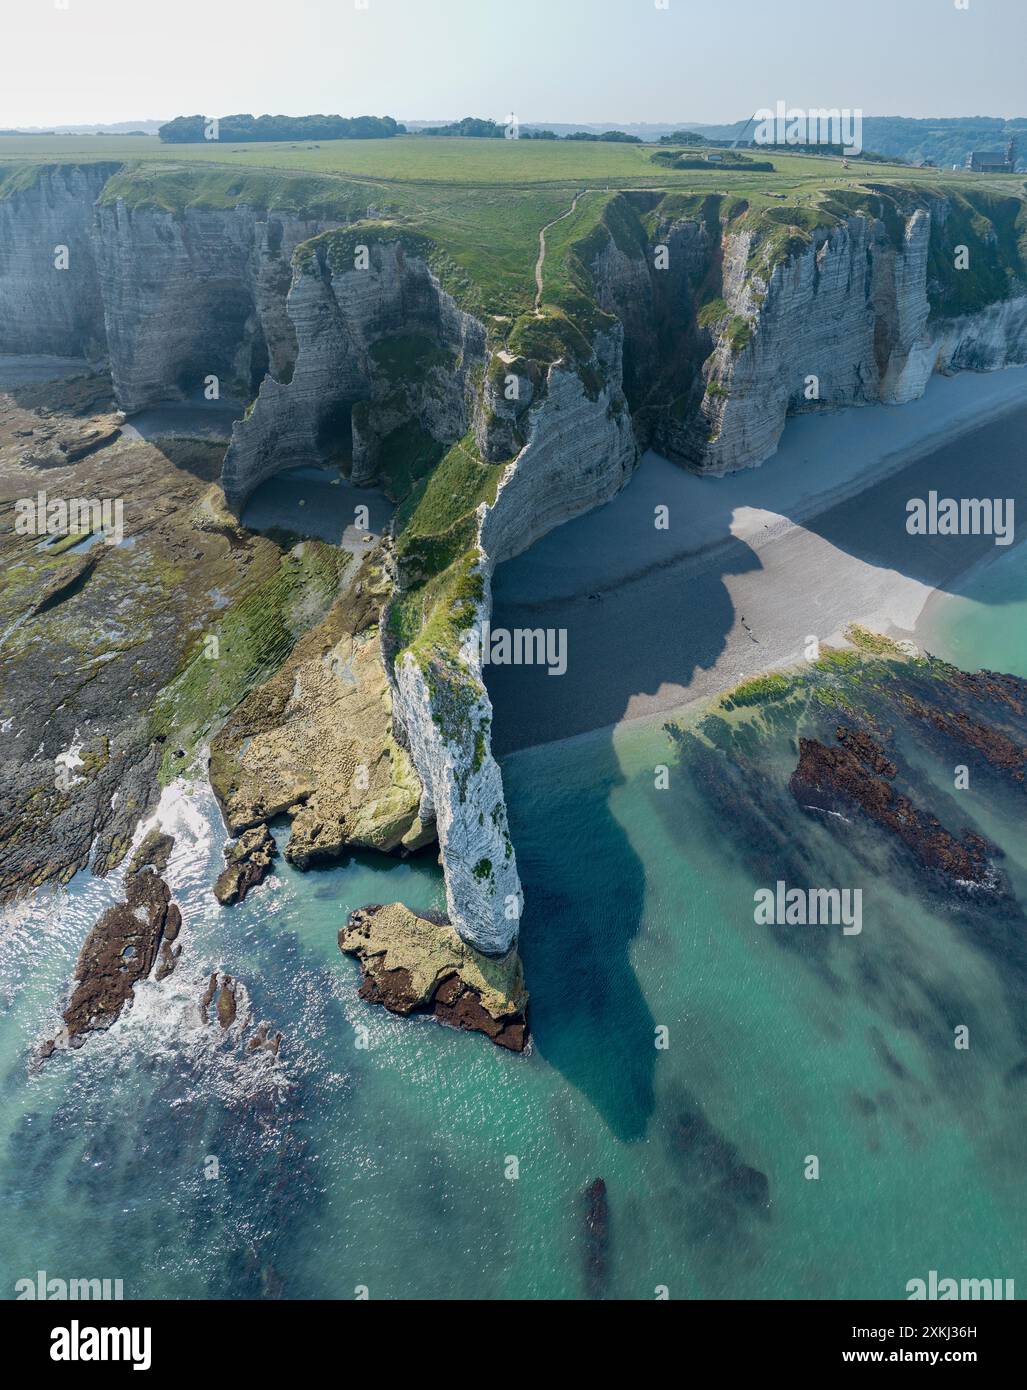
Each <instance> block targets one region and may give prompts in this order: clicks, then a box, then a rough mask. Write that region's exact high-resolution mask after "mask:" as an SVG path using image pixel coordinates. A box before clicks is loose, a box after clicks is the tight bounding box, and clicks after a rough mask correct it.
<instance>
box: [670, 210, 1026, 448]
mask: <svg viewBox="0 0 1027 1390" xmlns="http://www.w3.org/2000/svg"><path fill="white" fill-rule="evenodd" d="M943 215H944V205H943V204H942V205H941V206H940V207H939V208H937V209H936V210H935V211H934V212H933V213H932V211H929V210H927V209H923V208H918V209H917V210H916V211H915V212H913V213H912V214H911V215H910V216H909V217H908V219H907V220H906V222H905V225H904V229H903V232H902V236H901V240H900V241H899V243H898V244H897V245H896V244H895V241H894V240H893V238H892V237H891V236H889V234H888V231H887V229H886V227H885V225H884V223H883V222H881V221H880V220H878V219H876V218H874V217H871V216H869V215H867V214H860V215H857V216H852V217H848V218H846V219H845V220H844V221H843V222H842V223H841V225H838V226H834V227H831V228H827V227H824V228H820V229H817V230H816V231H815V232H814V234H813V236H812V239H811V242H810V244H809V246H808V247H806V248H805V249H804V250H802V251H801V252H799V253H797V254H794V255H791V256H789V257H787V258H785V259H783V260H781V261H780V262H778V263H777V264H776V265H774V267H773V269H772V270H771V271H770V272H769V274H763V273H761V272H760V270H759V268H758V262H757V265H756V266H754V265H753V261H752V257H751V249H752V248H751V241H750V236H749V235H748V234H744V233H743V234H739V235H732V234H727V235H725V237H724V248H723V261H724V299H725V302H726V304H727V306H728V310H729V314H730V317H729V318H727V317H726V318H725V321H724V323H723V324H722V325H721V326H720V328H719V329H718V331H717V334H716V336H715V340H714V348H713V352H712V354H711V356H710V358H709V359H708V360H707V362H706V364H705V366H704V370H703V376H704V381H705V387H706V389H705V394H704V396H703V399H702V403H701V407H700V411H699V415H698V418H697V419H696V420H694V421H689V422H688V423H687V426H686V427H684V428H683V429H682V431H681V432H680V434H679V437H678V441H677V442H678V451H679V452H680V454H681V455H682V457H684V458H685V459H686V460H687V461H689V462H691V463H694V464H696V465H698V466H699V467H701V468H702V469H703V470H704V471H709V472H713V473H726V472H732V471H734V470H735V469H739V468H745V467H751V466H752V465H754V464H758V463H762V462H763V461H764V460H765V459H767V458H769V457H770V456H771V455H772V454H773V453H774V452H775V450H776V449H777V445H778V441H779V439H780V437H781V433H782V431H783V429H784V424H785V419H786V417H787V416H788V415H789V414H790V413H793V412H797V411H804V410H810V409H824V408H837V407H842V406H851V405H865V404H870V403H873V402H885V403H888V404H902V403H904V402H906V401H911V400H914V399H916V398H917V397H919V396H921V395H922V394H923V392H924V390H925V388H926V386H927V382H928V380H929V379H930V377H931V375H932V374H933V373H934V372H936V371H955V370H962V369H971V370H992V369H994V368H998V367H1004V366H1008V365H1012V364H1020V363H1024V362H1027V298H1025V297H1024V296H1023V295H1019V296H1017V295H1014V296H1012V297H1010V298H1008V299H1005V300H1002V301H999V302H996V303H992V304H988V305H986V306H983V307H982V308H981V309H979V310H978V311H975V312H973V313H969V314H963V315H959V316H957V317H946V316H945V315H944V314H938V315H932V312H931V304H930V301H929V297H928V290H929V285H930V252H931V234H932V216H934V217H941V216H943ZM740 327H741V331H739V330H740Z"/></svg>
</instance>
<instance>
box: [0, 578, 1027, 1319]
mask: <svg viewBox="0 0 1027 1390" xmlns="http://www.w3.org/2000/svg"><path fill="white" fill-rule="evenodd" d="M1009 558H1010V559H1012V557H1009ZM1021 580H1022V575H1021V573H1020V571H1019V570H1018V568H1017V567H1016V566H1015V565H1006V564H1005V561H1001V562H999V563H997V564H996V565H995V566H992V567H990V568H989V569H988V570H986V571H981V572H980V573H979V574H978V576H976V577H975V579H974V580H973V581H972V583H971V584H970V586H969V592H968V595H967V596H966V597H961V598H957V599H953V600H951V601H950V603H949V604H947V605H946V606H945V607H944V608H939V610H938V611H937V612H936V613H935V614H934V615H933V616H932V615H930V614H928V615H925V622H926V621H927V620H928V619H929V620H930V623H931V624H932V625H934V626H933V627H932V631H935V632H936V634H938V640H939V641H940V640H942V637H943V640H944V642H946V643H948V644H950V648H951V650H950V651H945V652H942V654H944V655H950V654H952V653H953V652H955V651H956V650H957V648H958V652H959V656H960V659H961V661H962V664H964V665H970V666H974V665H979V664H985V665H989V666H992V667H994V668H997V669H1019V670H1021V672H1022V673H1023V674H1027V672H1024V671H1023V657H1024V646H1023V642H1024V624H1023V622H1022V617H1023V598H1024V596H1023V593H1022V587H1021ZM975 585H979V586H984V589H986V592H985V591H984V589H975ZM1017 595H1019V596H1017ZM1007 598H1008V599H1009V602H1004V601H1003V600H1004V599H1007ZM985 619H987V620H986V621H985ZM744 753H745V755H744V756H741V757H739V758H738V759H737V760H725V759H723V758H720V759H719V760H718V758H714V757H706V758H698V759H693V758H689V757H688V756H684V757H682V756H681V755H680V751H679V749H678V748H677V746H676V745H675V744H674V743H673V742H672V741H671V739H670V738H669V737H668V735H667V733H666V732H665V731H664V729H663V727H662V726H661V725H660V724H656V725H653V726H646V725H633V726H630V727H628V728H626V729H623V730H621V731H620V732H619V733H618V734H617V735H616V736H613V735H611V734H610V733H609V732H606V733H600V734H595V735H589V736H586V737H583V738H581V739H577V740H573V741H570V742H567V743H563V744H559V745H552V746H547V747H542V748H536V749H532V750H528V751H526V752H523V753H519V754H516V755H514V756H512V757H510V758H509V759H508V760H507V761H506V763H505V765H504V777H505V782H506V786H507V791H508V799H509V803H510V814H511V825H512V831H513V834H514V838H515V843H516V845H517V850H518V856H519V862H520V867H521V872H522V876H523V879H524V883H525V890H526V896H527V902H528V905H529V906H528V910H527V912H526V915H525V919H524V923H523V935H522V950H523V955H524V960H525V967H526V971H527V978H528V984H529V987H530V989H531V991H532V1006H531V1007H532V1013H531V1021H532V1028H533V1038H534V1041H533V1045H532V1049H531V1051H530V1052H529V1053H528V1054H526V1055H525V1056H523V1057H515V1056H511V1055H510V1054H508V1053H505V1052H501V1051H500V1050H498V1049H495V1048H493V1047H491V1046H489V1045H488V1044H487V1043H486V1042H485V1041H484V1040H483V1039H481V1038H480V1037H476V1036H471V1035H466V1034H458V1033H455V1032H452V1031H449V1030H445V1029H442V1028H440V1027H438V1026H437V1025H435V1024H434V1023H433V1022H431V1021H430V1020H405V1021H404V1020H399V1019H395V1018H392V1017H390V1016H389V1015H387V1014H384V1013H383V1012H382V1011H380V1010H375V1009H372V1008H369V1007H368V1006H366V1005H364V1004H363V1003H362V1002H361V1001H360V1000H359V999H358V998H357V993H356V991H357V986H358V983H359V977H358V971H357V968H356V966H355V964H354V963H353V962H352V960H351V959H350V958H348V957H343V956H342V955H341V954H340V952H339V950H338V947H337V943H336V934H337V932H338V929H339V927H340V926H341V925H342V923H343V922H344V920H345V917H346V914H347V912H348V911H349V910H350V909H351V908H353V907H356V906H360V905H362V904H364V903H367V902H382V901H392V900H395V899H403V900H404V901H406V902H408V903H409V904H410V905H411V906H412V907H414V908H420V909H428V908H435V909H438V908H440V907H441V906H442V905H443V894H442V884H441V876H440V872H439V869H438V866H437V864H436V863H435V861H434V859H433V857H432V856H431V855H430V854H428V855H425V856H421V857H419V858H418V859H416V860H415V861H411V862H408V863H406V864H403V863H399V862H394V861H390V860H385V859H380V858H375V857H364V856H357V857H354V858H353V859H352V860H349V861H347V862H346V863H344V864H342V865H340V866H338V867H335V868H332V869H326V870H320V871H317V872H312V873H309V874H306V875H301V874H298V873H295V872H293V871H292V870H291V869H289V867H288V866H287V865H284V863H283V861H281V860H280V861H279V865H280V869H279V873H278V874H277V875H276V877H275V878H274V879H272V880H269V882H268V883H267V884H265V885H263V886H262V887H261V888H260V889H258V890H256V891H255V892H254V893H253V894H252V895H251V896H250V898H249V899H248V900H247V901H246V903H244V904H243V905H242V906H241V907H237V908H233V909H220V908H218V907H217V905H216V903H215V902H214V900H213V898H212V896H211V894H210V884H211V883H212V882H213V879H214V877H215V874H216V872H217V869H218V867H219V866H220V862H221V846H222V844H223V831H222V829H221V827H220V822H219V818H218V816H217V812H216V808H215V806H214V804H213V801H212V798H211V797H210V794H209V792H207V791H206V790H205V789H203V788H202V787H200V786H197V787H195V788H193V789H192V790H191V793H190V794H189V795H185V796H183V797H182V798H181V800H180V801H179V802H178V803H177V805H176V806H175V807H174V808H173V809H172V812H171V814H172V816H173V819H174V828H175V830H176V833H177V836H178V840H177V844H176V851H175V855H174V857H173V859H172V863H171V865H170V868H169V871H168V878H169V882H170V883H171V885H172V887H173V889H174V892H175V896H176V900H177V901H178V902H179V903H181V905H182V907H183V910H184V914H185V926H184V929H183V934H182V937H181V940H182V942H183V947H184V950H183V956H182V960H181V963H180V964H179V967H178V969H177V971H176V973H175V974H174V975H173V976H172V977H171V978H170V980H168V981H166V982H164V983H163V984H162V985H160V986H157V985H155V984H152V983H147V984H146V985H144V986H143V987H142V988H141V989H139V990H138V991H137V998H136V1002H135V1004H134V1005H133V1007H132V1009H131V1010H130V1011H129V1012H128V1013H127V1014H126V1015H125V1016H124V1017H123V1018H122V1019H121V1020H119V1022H118V1023H117V1024H116V1025H115V1026H114V1028H112V1029H111V1030H110V1032H109V1033H107V1034H105V1035H95V1036H93V1037H91V1038H89V1039H88V1041H87V1042H86V1044H85V1046H84V1047H83V1048H81V1049H80V1050H79V1051H77V1052H75V1053H73V1054H70V1055H67V1054H59V1055H57V1056H55V1057H54V1058H53V1059H51V1061H50V1062H48V1063H46V1064H45V1065H44V1066H43V1067H42V1068H38V1069H36V1068H34V1067H33V1066H32V1065H31V1057H32V1053H33V1051H34V1049H35V1047H36V1046H37V1045H38V1043H39V1042H40V1041H42V1040H43V1039H44V1038H46V1037H49V1036H52V1035H53V1033H54V1031H55V1029H56V1025H57V1021H58V1016H59V1012H60V1008H61V1007H62V1005H63V1000H64V997H65V992H66V989H67V984H68V981H69V980H70V977H71V971H72V969H73V966H74V962H75V958H76V954H77V951H78V949H79V946H80V944H81V940H82V938H83V935H84V933H85V931H86V930H87V929H88V927H89V925H90V924H91V923H92V922H93V921H94V920H95V918H96V916H97V915H98V913H99V911H101V910H102V908H103V907H104V906H105V905H107V904H108V903H109V902H111V901H114V900H116V898H117V897H118V886H119V885H118V882H117V879H116V878H115V879H113V880H111V881H108V882H101V881H97V880H92V879H90V878H87V877H82V876H80V877H79V878H78V879H77V880H75V882H74V883H73V884H72V886H71V888H70V889H69V890H68V891H67V892H66V893H61V894H58V895H56V896H51V895H41V896H40V897H39V898H37V899H36V900H34V901H32V902H31V903H28V904H21V905H18V906H17V907H14V908H8V909H7V910H5V911H4V913H3V914H2V916H0V997H2V1000H3V1006H4V1010H3V1014H2V1017H0V1064H2V1083H0V1140H2V1144H3V1149H2V1154H3V1163H2V1173H0V1197H2V1203H3V1213H4V1216H3V1222H4V1241H3V1246H2V1251H0V1288H2V1289H3V1291H4V1293H5V1295H6V1296H12V1295H13V1292H14V1283H15V1280H17V1279H19V1278H23V1277H32V1276H34V1275H35V1272H36V1271H37V1270H39V1269H44V1270H46V1271H47V1273H48V1275H49V1276H50V1277H63V1278H78V1277H89V1278H92V1277H98V1278H102V1277H108V1278H120V1279H122V1280H123V1281H124V1286H125V1294H126V1297H132V1296H156V1297H204V1296H210V1297H252V1296H272V1297H274V1296H282V1297H286V1298H308V1297H338V1298H352V1297H354V1296H356V1292H357V1290H359V1289H361V1288H364V1287H366V1289H367V1290H368V1292H369V1295H370V1297H372V1298H410V1297H420V1298H432V1299H435V1298H438V1299H449V1298H482V1299H488V1298H499V1297H509V1298H578V1297H582V1296H584V1295H585V1294H586V1293H589V1292H597V1291H599V1292H602V1293H604V1294H606V1295H607V1296H609V1297H620V1298H643V1299H647V1298H653V1297H655V1296H656V1291H657V1289H659V1288H661V1287H665V1288H666V1289H667V1290H668V1291H669V1294H670V1296H671V1297H673V1298H694V1297H734V1298H761V1297H784V1298H840V1297H857V1298H859V1297H863V1298H865V1297H885V1298H901V1297H903V1296H904V1289H905V1284H906V1281H907V1280H909V1279H912V1278H916V1277H926V1274H927V1271H929V1270H930V1269H937V1270H939V1271H940V1272H942V1273H943V1274H948V1275H954V1276H956V1277H980V1276H990V1277H1003V1278H1015V1279H1016V1280H1017V1281H1018V1282H1020V1283H1021V1287H1022V1288H1025V1289H1027V1269H1025V1268H1024V1250H1025V1248H1027V1241H1025V1236H1027V1195H1025V1192H1024V1187H1023V1181H1022V1175H1023V1170H1024V1158H1025V1152H1024V1150H1025V1143H1027V1141H1025V1126H1024V1124H1023V1091H1024V1082H1023V1081H1022V1080H1020V1081H1017V1080H1016V1077H1017V1075H1018V1073H1017V1072H1016V1071H1015V1068H1016V1067H1017V1065H1018V1064H1020V1063H1022V1061H1023V1058H1024V1056H1025V1053H1027V1040H1025V1036H1024V1027H1023V1005H1024V994H1023V991H1022V976H1021V975H1019V974H1018V973H1017V972H1018V971H1020V970H1021V969H1022V966H1023V961H1022V958H1021V956H1020V955H1018V954H1017V952H1016V949H1015V947H1014V946H1011V945H1010V941H1015V940H1016V939H1017V938H1016V937H1015V935H1014V934H1013V931H1014V929H1015V930H1016V931H1018V930H1019V927H1018V926H1017V924H1016V922H1013V923H1012V925H1011V927H1010V934H1008V935H1003V934H1002V932H997V933H996V934H993V933H991V932H990V931H989V930H988V929H987V923H986V922H984V919H982V920H981V921H980V922H977V923H976V925H975V924H974V923H973V922H971V923H970V924H969V926H968V922H967V920H966V919H964V918H960V917H959V916H958V915H954V914H952V913H951V912H949V911H947V910H946V907H945V904H944V903H939V902H938V901H936V900H934V899H929V898H925V897H924V896H923V895H922V894H920V893H918V892H917V891H916V889H915V888H914V887H913V886H912V885H909V884H906V883H905V882H904V881H903V880H902V878H901V877H900V876H896V874H895V872H894V865H893V864H892V863H891V862H890V861H889V860H888V859H887V858H886V857H884V855H883V851H882V850H881V849H880V847H879V846H877V845H875V844H874V843H872V842H867V843H866V844H865V845H857V846H856V849H855V850H854V849H853V848H852V847H851V845H850V846H848V847H845V848H843V847H841V846H840V843H839V841H838V839H837V837H835V836H834V835H833V834H832V833H831V830H830V827H829V826H828V825H826V824H824V823H821V822H818V821H816V820H813V819H811V818H809V817H806V816H802V815H800V814H799V813H798V812H797V811H796V810H795V808H794V804H792V803H790V801H789V799H788V796H787V793H786V780H787V776H788V773H789V771H790V769H791V767H792V766H793V765H794V758H793V757H791V756H790V750H789V744H788V736H787V733H783V734H782V736H781V738H779V739H778V740H777V742H774V741H773V740H771V741H770V743H769V744H768V745H767V746H766V747H762V748H751V749H748V750H744ZM661 765H666V766H668V767H669V769H670V773H669V785H668V786H667V787H666V788H665V789H662V788H661V789H658V788H657V786H656V781H657V778H656V775H655V773H654V769H656V768H657V767H659V766H661ZM923 775H924V777H925V778H926V779H933V785H932V787H931V792H932V802H931V805H932V809H935V810H936V812H937V813H938V814H939V816H940V817H941V819H942V820H943V821H945V822H946V823H950V822H951V820H952V818H953V816H954V815H955V814H957V812H956V810H955V807H954V803H953V799H952V793H951V790H950V789H949V788H948V787H946V784H945V781H944V778H943V777H941V776H940V775H939V774H938V773H937V772H936V771H935V770H933V769H932V768H931V767H930V766H929V765H927V764H925V765H924V771H923ZM949 786H950V784H949ZM964 812H965V815H964V819H969V820H971V821H973V822H974V823H975V824H979V825H981V826H982V827H984V826H986V831H987V833H988V834H990V835H992V836H994V837H995V838H996V839H998V840H999V841H1000V843H1001V844H1002V846H1003V848H1004V849H1005V850H1006V853H1007V856H1008V857H1007V871H1008V873H1009V876H1010V880H1011V882H1012V884H1013V885H1014V888H1015V890H1016V892H1017V896H1018V898H1019V901H1020V902H1021V903H1023V902H1027V850H1025V847H1024V844H1023V836H1022V821H1020V820H1017V818H1016V816H1015V814H1014V813H1013V811H1012V810H1011V809H1010V810H1007V808H1006V807H1004V805H1003V804H1001V803H999V804H998V805H997V806H996V804H995V803H994V802H993V801H988V802H985V801H984V799H983V798H981V797H979V796H978V795H977V793H976V792H974V793H973V794H972V798H971V800H969V801H968V802H967V803H964V804H962V805H961V806H960V807H959V813H961V814H963V813H964ZM778 877H785V878H787V879H788V881H789V882H791V883H804V884H806V883H809V884H817V883H838V884H854V883H863V884H865V885H866V901H865V906H864V930H863V933H862V934H861V935H860V936H858V937H851V938H845V937H842V935H841V934H840V932H837V931H833V932H832V931H831V930H830V929H819V928H817V929H805V930H804V931H803V932H801V933H798V934H794V933H791V932H782V931H772V930H768V929H767V928H765V927H763V928H759V927H756V926H755V925H754V923H753V916H752V902H753V891H754V888H756V887H758V886H760V885H762V884H765V883H768V882H770V883H773V882H774V881H775V879H776V878H778ZM1020 924H1021V925H1022V919H1021V923H1020ZM215 969H218V970H221V971H227V972H229V973H230V974H231V975H232V976H233V978H235V979H237V980H238V981H240V982H241V986H242V988H241V989H240V1018H239V1020H237V1023H236V1024H235V1025H234V1026H233V1028H232V1029H231V1030H229V1032H228V1033H227V1034H224V1033H222V1032H221V1030H220V1029H219V1028H218V1027H217V1025H216V1024H210V1023H204V1022H202V1021H201V1018H200V1012H199V1000H200V996H201V995H202V993H203V990H204V987H205V985H206V982H207V979H208V977H209V974H210V972H211V971H212V970H215ZM259 1020H267V1021H269V1022H270V1023H271V1025H272V1026H273V1028H274V1029H275V1030H281V1032H282V1033H283V1034H284V1042H283V1045H282V1049H281V1053H280V1055H279V1057H278V1058H272V1057H270V1056H269V1055H267V1054H265V1053H258V1054H254V1053H248V1052H247V1051H246V1048H245V1041H246V1038H247V1037H248V1036H249V1035H250V1034H251V1033H252V1030H253V1026H254V1025H255V1024H256V1022H258V1021H259ZM958 1024H966V1025H968V1026H969V1027H970V1030H971V1039H972V1045H971V1048H970V1050H969V1052H959V1053H957V1052H956V1051H955V1049H954V1048H953V1046H952V1029H953V1027H954V1026H956V1025H958ZM358 1025H365V1026H366V1027H367V1028H368V1029H369V1030H370V1046H369V1047H368V1048H366V1049H362V1048H361V1047H359V1046H358V1041H359V1039H360V1036H361V1035H360V1032H359V1028H358ZM658 1029H666V1030H667V1032H666V1040H667V1043H668V1045H667V1046H666V1047H665V1048H658V1047H657V1046H656V1041H657V1037H658V1034H657V1030H658ZM810 1155H815V1156H816V1157H817V1158H818V1159H819V1164H820V1177H819V1179H818V1180H816V1181H810V1180H807V1179H806V1178H804V1176H803V1174H804V1167H805V1165H806V1163H807V1160H808V1156H810ZM211 1158H216V1159H217V1164H218V1176H217V1177H216V1178H213V1179H211V1178H208V1177H207V1176H206V1172H207V1171H209V1170H210V1167H211V1165H210V1159H211ZM514 1174H516V1176H514ZM597 1177H602V1178H603V1179H604V1180H605V1182H606V1185H607V1191H608V1195H609V1225H608V1238H607V1244H606V1247H605V1249H604V1251H603V1252H602V1253H601V1258H600V1259H599V1260H598V1261H597V1259H596V1249H595V1243H594V1242H592V1243H590V1242H589V1240H588V1238H587V1236H586V1228H585V1211H586V1207H585V1198H584V1192H585V1189H586V1187H587V1186H588V1185H589V1184H590V1183H591V1182H592V1181H593V1180H594V1179H595V1178H597Z"/></svg>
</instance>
